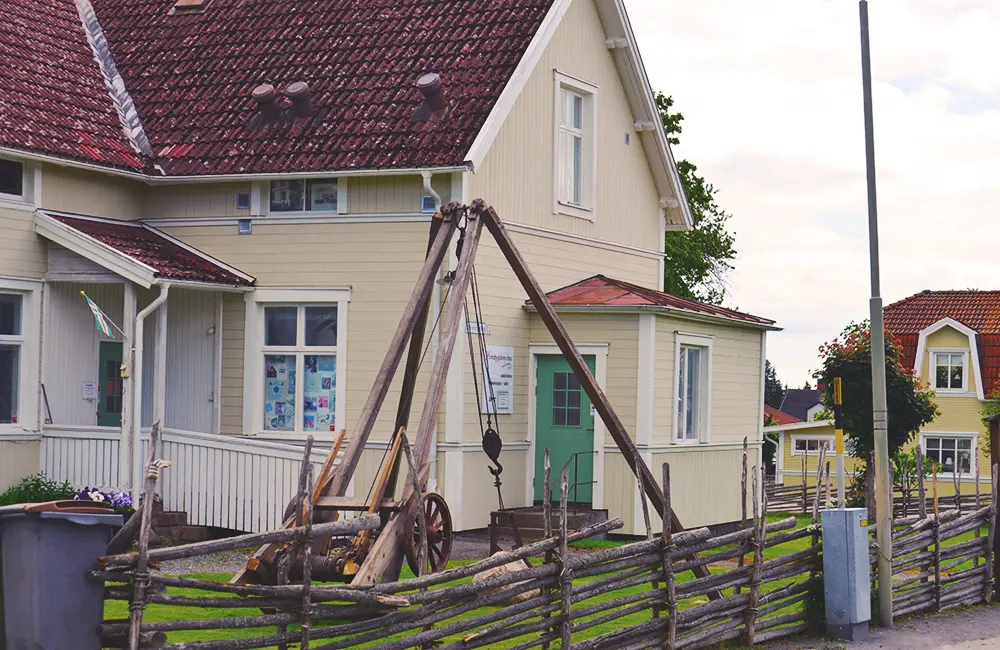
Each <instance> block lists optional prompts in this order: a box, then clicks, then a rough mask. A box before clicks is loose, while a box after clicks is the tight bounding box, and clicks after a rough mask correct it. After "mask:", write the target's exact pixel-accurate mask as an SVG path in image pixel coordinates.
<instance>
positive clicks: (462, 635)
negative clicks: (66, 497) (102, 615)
mask: <svg viewBox="0 0 1000 650" xmlns="http://www.w3.org/2000/svg"><path fill="white" fill-rule="evenodd" d="M155 446H156V445H155V443H154V445H153V448H154V449H155ZM153 461H154V456H150V465H151V466H155V465H156V463H155V462H153ZM547 461H548V457H547V455H546V462H545V465H544V467H545V472H544V481H545V483H546V485H545V489H544V491H543V493H544V494H546V495H548V494H550V491H549V485H548V483H549V477H550V468H549V464H548V462H547ZM745 466H746V455H744V468H745ZM164 471H173V470H170V469H168V470H164ZM748 474H749V475H750V477H751V481H750V482H751V483H752V491H753V497H754V498H753V503H754V504H757V503H760V504H761V506H760V507H759V508H758V507H756V506H755V507H754V508H753V516H752V517H750V518H747V519H746V520H745V527H744V528H743V529H741V530H738V531H736V532H732V533H729V534H726V535H720V536H712V535H711V533H710V532H709V531H708V529H706V528H700V529H694V530H686V531H677V532H675V531H672V530H671V528H670V523H669V519H670V518H667V522H666V524H665V525H664V526H663V529H662V533H661V535H659V536H654V534H653V528H652V527H651V525H650V523H649V521H650V519H649V508H648V504H647V503H646V501H645V498H644V499H643V512H644V514H645V520H646V538H647V539H646V540H645V541H640V542H636V543H633V544H628V545H625V546H618V547H613V548H606V549H603V550H599V551H594V552H588V553H576V552H573V553H571V552H570V544H572V543H574V542H578V541H580V540H584V539H587V538H591V537H595V536H597V535H599V534H601V533H604V532H607V531H609V530H614V529H617V528H619V527H621V526H622V521H621V520H620V519H615V520H611V521H607V522H603V523H601V524H596V525H593V526H589V527H587V528H585V529H583V530H579V531H572V532H571V531H569V530H567V523H566V522H567V521H568V517H567V501H568V496H567V492H568V483H569V481H568V477H567V475H566V473H565V472H563V473H562V474H561V476H560V477H559V481H560V494H561V498H560V503H559V504H558V513H555V514H553V513H552V504H551V503H550V502H549V500H548V499H546V501H545V502H544V506H543V510H544V513H545V516H544V521H545V529H546V530H545V532H546V534H545V539H543V540H542V541H539V542H535V543H532V544H529V545H527V546H523V547H521V548H519V549H515V550H513V551H509V552H504V553H500V554H497V555H494V556H493V557H490V558H488V559H486V560H483V561H480V562H476V563H474V564H470V565H467V566H459V567H457V568H453V569H450V570H447V571H444V572H441V573H434V574H429V575H421V576H419V577H417V578H414V579H411V580H403V581H399V582H393V583H382V584H377V585H374V586H366V587H361V586H358V587H354V586H351V585H338V586H330V585H325V584H324V585H319V584H312V583H311V581H310V572H309V571H308V570H304V571H303V574H304V575H303V584H301V585H278V586H260V585H254V586H250V585H232V584H219V583H214V582H209V581H204V580H194V579H189V578H182V577H174V576H166V575H161V574H158V573H154V572H151V571H150V569H151V568H152V567H153V566H154V565H155V563H156V562H158V561H161V560H163V559H169V558H182V557H193V556H196V555H201V554H204V553H207V552H210V551H217V550H221V549H224V548H238V547H246V546H253V545H256V544H259V543H261V542H262V541H271V542H278V543H284V544H288V545H289V546H288V547H287V548H288V549H289V550H290V551H292V552H300V553H303V554H304V555H305V562H304V564H303V566H304V567H308V566H310V564H309V560H310V558H309V553H310V548H311V546H312V544H311V542H312V540H313V539H314V538H319V537H321V536H328V535H344V534H348V535H349V534H353V533H355V532H356V531H359V530H362V529H371V528H373V527H376V526H377V525H378V518H377V517H366V518H363V519H357V520H348V521H341V522H336V523H323V524H320V523H316V524H313V523H312V520H311V519H312V518H311V512H309V509H308V508H306V509H305V510H304V511H303V515H304V518H303V519H301V520H300V521H303V522H304V524H305V525H303V526H301V527H298V528H292V529H288V530H281V531H271V532H268V533H263V534H255V535H248V536H244V537H242V538H235V539H231V540H218V541H214V542H203V543H200V544H191V545H187V546H175V547H170V548H165V549H155V550H149V549H148V547H147V545H146V542H145V541H144V538H143V537H142V536H140V544H139V548H138V552H136V553H128V554H121V555H113V556H107V557H104V558H101V560H100V561H99V566H100V568H99V569H98V570H95V571H94V572H93V576H94V577H95V578H97V579H99V580H103V581H104V582H105V583H106V584H107V585H108V587H107V589H106V598H107V599H109V600H125V601H128V603H129V610H130V612H131V617H130V619H129V620H128V621H125V620H108V621H105V622H104V625H103V627H102V633H103V636H104V642H105V643H106V644H107V645H108V646H109V647H130V646H129V645H128V640H129V638H130V637H131V639H132V642H133V643H134V645H132V646H131V647H135V648H138V647H145V648H163V649H164V650H191V649H194V648H197V649H199V650H235V649H237V648H240V649H243V648H261V647H274V646H277V647H278V648H282V649H283V648H287V644H290V643H298V644H300V646H299V647H301V648H310V647H312V648H314V649H317V648H322V649H325V650H338V649H341V648H356V647H378V648H380V649H381V650H402V649H403V648H414V647H431V646H432V645H433V646H435V647H439V646H440V647H444V648H448V649H449V650H457V649H459V648H461V649H465V648H479V647H490V648H494V647H509V648H525V649H526V648H534V647H540V648H543V649H546V648H550V647H560V648H576V649H580V650H583V649H587V650H591V649H593V650H598V649H611V648H615V649H622V648H629V649H639V648H650V647H661V646H662V647H666V648H672V649H680V648H703V647H708V646H712V645H715V644H718V643H721V642H725V641H730V640H741V641H743V642H746V643H748V644H753V643H760V642H763V641H766V640H771V639H777V638H782V637H786V636H790V635H794V634H800V633H802V632H804V631H806V630H807V629H808V628H809V626H810V624H811V621H812V620H813V614H814V611H815V610H814V608H815V607H818V608H819V609H820V610H822V602H821V600H820V602H819V603H816V601H815V600H814V596H815V595H816V592H817V591H819V592H820V593H821V583H820V577H819V572H820V571H821V569H822V560H821V555H820V553H821V544H820V535H819V528H818V526H815V525H814V526H810V527H806V528H798V529H797V528H796V524H797V522H796V519H795V518H794V517H790V518H788V519H785V520H782V521H777V522H768V521H767V499H766V497H764V498H759V496H760V495H759V494H758V489H759V487H761V486H763V475H762V474H759V473H758V472H757V471H756V468H754V469H753V470H752V471H750V472H747V471H746V468H745V469H744V473H743V476H744V482H743V487H744V490H746V487H747V479H746V477H747V476H748ZM151 475H155V472H149V474H148V476H151ZM311 476H312V472H311V470H310V468H309V463H308V459H305V460H304V462H303V467H302V472H301V475H300V483H299V484H300V492H299V504H302V503H305V502H306V501H307V500H306V499H305V498H304V495H306V494H310V493H311V483H312V480H311ZM153 489H155V478H153V479H152V480H147V490H148V491H149V492H151V491H152V490H153ZM640 494H642V491H641V490H640ZM663 497H664V499H665V502H666V503H667V504H668V507H669V503H670V498H671V491H670V478H669V466H668V465H667V464H664V466H663ZM298 508H299V509H301V508H302V506H301V505H299V506H298ZM818 512H819V504H818V502H817V503H815V504H814V509H813V518H814V523H815V519H816V517H818ZM143 517H144V523H143V528H142V530H146V523H145V517H146V513H145V511H144V512H143ZM418 525H420V524H419V523H418ZM793 544H794V545H795V548H799V550H797V551H794V552H789V553H785V552H783V551H782V550H777V552H775V549H779V547H780V548H781V549H785V548H787V547H788V545H793ZM421 552H424V551H423V549H421ZM769 555H774V556H775V557H773V558H772V559H767V556H769ZM511 563H520V564H518V565H515V566H517V568H516V569H512V568H511V567H510V566H509V565H510V564H511ZM425 564H426V563H421V566H424V565H425ZM501 566H505V568H506V572H503V571H501V572H497V573H496V574H495V575H492V576H491V577H488V578H487V579H485V580H482V581H477V582H473V583H464V584H463V583H460V581H461V580H462V579H467V578H469V577H471V576H474V575H475V574H477V573H481V572H484V571H488V570H490V569H496V568H498V567H501ZM699 566H709V567H711V569H712V574H711V575H709V576H707V577H703V578H693V577H692V573H691V571H692V569H694V568H696V567H699ZM178 587H187V588H193V589H198V590H200V591H202V592H206V596H205V597H191V596H181V595H174V594H175V593H176V592H174V593H170V592H171V591H174V590H175V589H176V588H178ZM168 589H169V590H170V591H168ZM820 598H821V595H820ZM161 604H163V605H187V606H195V607H200V608H203V610H204V611H205V612H208V611H209V610H210V609H212V608H219V607H242V608H257V609H260V610H261V611H262V613H259V614H254V615H251V616H242V617H228V618H214V619H213V618H210V615H206V616H205V617H204V618H201V619H195V620H188V621H171V622H143V621H142V618H143V611H144V609H145V608H146V607H147V606H156V605H161ZM807 604H809V605H810V607H807V606H806V605H807ZM190 611H193V612H197V611H198V610H197V609H192V610H190ZM291 625H297V626H299V629H295V630H290V629H289V626H291ZM268 627H271V630H268V632H267V633H266V634H262V635H261V634H260V632H259V628H268ZM235 628H255V629H257V630H256V631H255V630H248V631H247V632H248V634H253V633H255V632H256V633H257V634H258V636H248V637H247V638H241V639H219V640H207V641H198V642H184V643H182V642H174V643H170V642H168V638H167V636H166V635H167V634H168V633H171V632H177V631H181V630H200V631H208V630H220V629H235ZM203 638H204V637H203Z"/></svg>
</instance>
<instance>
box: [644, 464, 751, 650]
mask: <svg viewBox="0 0 1000 650" xmlns="http://www.w3.org/2000/svg"><path fill="white" fill-rule="evenodd" d="M744 458H746V456H744ZM743 478H744V484H743V485H744V488H743V494H744V495H746V482H745V479H746V473H745V470H744V475H743ZM743 504H744V505H743V509H744V513H745V512H746V499H744V500H743ZM670 508H671V506H670V464H669V463H663V580H664V582H666V584H667V603H666V604H667V638H666V643H665V644H664V647H665V648H666V650H674V645H675V644H676V642H677V585H676V582H675V580H674V565H673V557H672V554H671V552H670V522H671V520H672V519H673V517H671V516H670V513H671V512H672V510H671V509H670ZM744 519H745V517H744Z"/></svg>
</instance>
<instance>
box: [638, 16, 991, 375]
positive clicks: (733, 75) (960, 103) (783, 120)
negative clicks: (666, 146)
mask: <svg viewBox="0 0 1000 650" xmlns="http://www.w3.org/2000/svg"><path fill="white" fill-rule="evenodd" d="M626 7H627V9H628V11H629V15H630V18H631V21H632V27H633V29H634V31H635V33H636V36H637V38H638V40H639V46H640V50H641V52H642V55H643V60H644V62H645V65H646V69H647V71H648V73H649V77H650V82H651V83H652V85H653V87H654V88H655V89H657V90H661V91H663V92H666V93H667V94H671V95H673V96H674V98H675V100H676V104H675V108H677V109H679V110H680V111H681V112H682V113H683V114H684V118H685V119H684V132H683V134H682V135H681V144H680V146H677V147H675V149H674V154H675V155H676V156H677V158H679V159H680V158H686V159H688V160H690V161H691V162H693V163H695V164H696V165H698V167H699V171H700V172H701V173H702V174H703V175H704V176H705V178H706V179H707V180H708V181H709V182H711V183H712V184H714V185H715V186H716V187H717V188H718V189H719V194H718V201H719V204H720V205H721V206H722V207H723V208H724V209H725V210H726V211H728V212H731V213H732V214H733V218H732V220H731V222H730V223H731V226H732V229H733V230H734V231H735V232H736V245H737V248H738V249H739V259H738V260H737V262H736V270H735V271H734V272H733V273H732V274H731V276H730V280H731V295H730V298H729V300H728V303H727V306H730V307H736V308H739V309H742V310H745V311H749V312H751V313H755V314H759V315H762V316H767V317H769V318H773V319H775V320H777V321H778V325H780V326H781V327H783V328H784V331H783V332H779V333H775V334H771V335H769V337H768V345H767V356H768V358H769V359H770V360H771V362H772V363H773V364H774V365H775V367H776V368H777V371H778V375H779V378H780V379H782V380H783V381H785V382H786V383H790V384H793V385H795V386H798V385H801V384H802V382H804V381H805V380H806V379H807V377H808V376H809V373H810V372H811V371H812V370H815V369H816V368H817V367H818V365H819V362H818V356H817V348H818V346H819V345H820V344H821V343H822V342H824V341H826V340H828V339H830V338H833V337H834V336H835V335H836V334H838V333H839V332H840V330H841V329H842V328H843V326H844V325H845V324H847V323H848V322H849V321H851V320H856V319H862V318H866V317H867V313H868V297H869V290H870V287H869V276H868V239H867V237H868V233H867V213H866V200H867V199H866V194H865V168H864V122H863V113H862V98H861V75H860V72H861V58H860V49H859V47H860V46H859V26H858V3H857V2H855V1H853V0H835V1H834V0H770V1H769V2H750V1H748V0H697V1H694V0H626ZM869 12H870V19H871V31H872V65H873V69H874V105H875V137H876V140H875V145H876V151H875V153H876V161H877V166H878V198H879V204H878V207H879V219H880V224H879V226H880V236H881V255H882V296H883V298H884V300H885V303H886V304H889V303H890V302H893V301H896V300H899V299H900V298H903V297H905V296H908V295H911V294H914V293H917V292H919V291H921V290H923V289H968V288H977V289H994V288H1000V241H998V239H1000V238H997V237H996V235H995V233H996V232H997V228H996V227H995V226H994V221H995V220H996V218H997V212H998V208H1000V38H998V34H1000V2H998V1H997V0H871V2H870V3H869Z"/></svg>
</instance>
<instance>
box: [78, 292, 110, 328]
mask: <svg viewBox="0 0 1000 650" xmlns="http://www.w3.org/2000/svg"><path fill="white" fill-rule="evenodd" d="M80 295H81V296H83V297H84V298H86V299H87V304H88V305H90V311H91V312H93V314H94V323H95V324H96V325H97V329H99V330H100V331H101V332H104V336H107V337H108V338H112V339H113V338H115V333H114V332H112V331H111V319H110V318H108V317H107V315H106V314H105V313H104V312H103V311H101V308H100V307H98V306H97V303H95V302H94V301H93V300H91V299H90V296H88V295H87V294H86V293H84V292H83V291H81V292H80Z"/></svg>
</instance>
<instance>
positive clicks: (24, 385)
mask: <svg viewBox="0 0 1000 650" xmlns="http://www.w3.org/2000/svg"><path fill="white" fill-rule="evenodd" d="M43 286H44V284H43V283H42V282H41V281H37V280H23V279H20V278H6V277H0V293H8V294H17V295H20V296H21V334H20V335H18V336H9V335H0V345H17V346H19V347H20V351H19V353H18V386H17V423H16V424H14V423H9V424H0V435H3V434H18V433H24V432H25V431H38V430H39V429H40V427H41V423H40V422H39V419H38V400H39V391H40V389H39V367H40V366H41V358H40V355H41V322H42V288H43Z"/></svg>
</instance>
